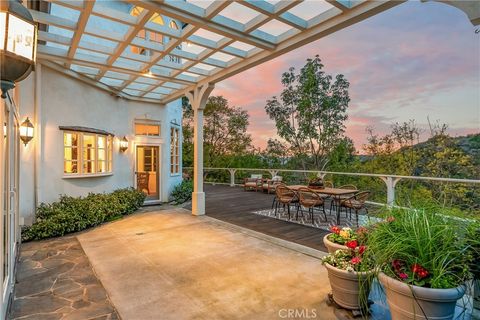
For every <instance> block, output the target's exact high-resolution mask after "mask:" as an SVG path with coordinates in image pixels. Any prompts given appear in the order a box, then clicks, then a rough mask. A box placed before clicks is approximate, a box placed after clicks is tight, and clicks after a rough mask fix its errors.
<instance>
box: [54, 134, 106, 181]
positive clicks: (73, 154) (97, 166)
mask: <svg viewBox="0 0 480 320" xmlns="http://www.w3.org/2000/svg"><path fill="white" fill-rule="evenodd" d="M63 150H64V152H63V155H64V157H63V159H64V160H63V173H64V175H65V176H74V177H75V176H95V175H105V174H110V173H111V172H112V170H113V136H111V135H105V134H98V133H90V132H76V131H64V132H63Z"/></svg>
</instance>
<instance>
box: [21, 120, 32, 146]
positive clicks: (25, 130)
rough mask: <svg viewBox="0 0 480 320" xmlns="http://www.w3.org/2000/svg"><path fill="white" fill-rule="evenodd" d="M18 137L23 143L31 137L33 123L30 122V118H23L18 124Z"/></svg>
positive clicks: (27, 141)
mask: <svg viewBox="0 0 480 320" xmlns="http://www.w3.org/2000/svg"><path fill="white" fill-rule="evenodd" d="M20 139H21V140H22V141H23V143H24V144H25V145H27V143H29V142H30V140H32V139H33V124H32V123H31V122H30V119H28V117H27V119H25V121H23V123H22V124H21V125H20Z"/></svg>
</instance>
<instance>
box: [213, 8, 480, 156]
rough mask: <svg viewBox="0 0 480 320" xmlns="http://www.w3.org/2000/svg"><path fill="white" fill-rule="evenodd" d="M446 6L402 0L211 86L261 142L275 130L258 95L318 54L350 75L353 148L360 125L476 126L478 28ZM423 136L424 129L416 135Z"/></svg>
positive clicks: (329, 67) (479, 118) (271, 91)
mask: <svg viewBox="0 0 480 320" xmlns="http://www.w3.org/2000/svg"><path fill="white" fill-rule="evenodd" d="M476 29H480V28H475V27H474V26H473V25H472V24H471V23H470V21H469V20H468V19H467V17H466V15H465V14H464V13H463V12H462V11H460V10H458V9H456V8H454V7H451V6H449V5H445V4H441V3H435V2H427V3H420V2H407V3H405V4H402V5H399V6H397V7H394V8H393V9H390V10H389V11H386V12H383V13H381V14H379V15H377V16H374V17H372V18H369V19H367V20H365V21H363V22H360V23H358V24H355V25H353V26H351V27H349V28H347V29H344V30H342V31H339V32H336V33H334V34H332V35H330V36H328V37H326V38H323V39H320V40H318V41H316V42H312V43H311V44H309V45H307V46H305V47H302V48H299V49H297V50H295V51H293V52H290V53H288V54H285V55H283V56H281V57H279V58H277V59H275V60H272V61H270V62H268V63H265V64H263V65H261V66H258V67H255V68H253V69H251V70H248V71H246V72H243V73H241V74H239V75H237V76H235V77H232V78H230V79H228V80H225V81H223V82H221V83H218V84H217V85H216V88H215V90H214V92H213V93H212V94H213V95H223V96H225V97H226V98H227V99H228V100H229V101H230V104H231V105H235V106H238V107H241V108H244V109H246V110H247V111H248V113H249V114H250V127H249V133H250V134H251V135H252V138H253V142H254V145H255V146H256V147H261V148H264V147H265V145H266V141H267V140H268V138H270V137H276V129H275V125H274V123H273V122H272V121H271V120H269V118H268V116H267V115H266V113H265V109H264V107H265V102H266V100H267V99H269V98H271V97H272V96H274V95H279V93H280V92H281V90H282V86H281V83H280V76H281V74H282V73H283V72H284V71H286V70H288V68H289V67H290V66H294V67H295V68H297V69H299V68H301V67H302V66H303V65H304V64H305V60H306V59H307V58H311V57H313V56H314V55H315V54H319V55H320V57H321V59H322V62H323V64H324V65H325V70H326V71H327V72H328V73H330V74H333V75H336V74H338V73H342V74H344V75H345V76H346V78H347V79H348V80H349V81H350V90H349V92H350V97H351V102H350V106H349V109H348V115H349V120H348V121H347V123H346V126H347V131H346V134H347V136H349V137H351V138H352V139H353V140H354V142H355V145H356V147H357V150H359V151H361V146H362V144H363V143H364V142H365V138H366V134H365V127H366V126H374V127H375V128H376V129H377V131H378V132H381V133H384V132H387V131H388V129H389V127H390V125H391V124H392V123H394V122H397V121H398V122H402V121H408V120H409V119H415V121H416V122H417V123H418V124H419V125H420V126H422V127H424V128H425V129H426V128H427V123H428V122H427V117H430V120H432V121H436V120H439V121H440V122H442V123H447V124H448V125H449V127H450V133H451V134H453V135H463V134H466V133H473V132H479V131H480V89H479V88H480V33H477V34H476V33H475V30H476ZM426 135H427V132H426V130H425V132H424V134H423V137H425V136H426Z"/></svg>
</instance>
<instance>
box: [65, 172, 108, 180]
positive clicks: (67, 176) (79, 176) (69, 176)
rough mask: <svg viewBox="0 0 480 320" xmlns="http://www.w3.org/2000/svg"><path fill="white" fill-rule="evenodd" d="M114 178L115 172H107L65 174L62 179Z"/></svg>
mask: <svg viewBox="0 0 480 320" xmlns="http://www.w3.org/2000/svg"><path fill="white" fill-rule="evenodd" d="M109 176H113V172H106V173H89V174H86V173H85V174H84V173H82V174H75V173H72V174H64V175H63V177H62V179H82V178H101V177H109Z"/></svg>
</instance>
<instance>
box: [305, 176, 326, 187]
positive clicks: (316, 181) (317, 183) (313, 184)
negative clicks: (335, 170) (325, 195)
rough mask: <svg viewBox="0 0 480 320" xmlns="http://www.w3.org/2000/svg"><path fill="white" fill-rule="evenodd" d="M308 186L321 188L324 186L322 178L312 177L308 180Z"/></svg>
mask: <svg viewBox="0 0 480 320" xmlns="http://www.w3.org/2000/svg"><path fill="white" fill-rule="evenodd" d="M308 187H309V188H310V189H323V188H325V186H324V184H323V179H322V178H319V177H317V178H313V179H311V180H310V181H309V182H308Z"/></svg>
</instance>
